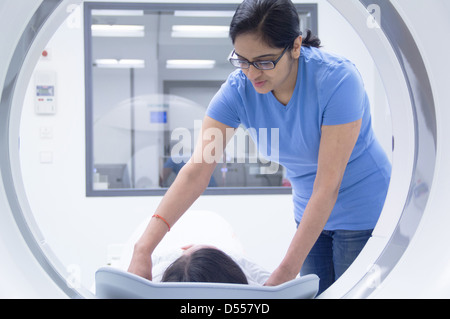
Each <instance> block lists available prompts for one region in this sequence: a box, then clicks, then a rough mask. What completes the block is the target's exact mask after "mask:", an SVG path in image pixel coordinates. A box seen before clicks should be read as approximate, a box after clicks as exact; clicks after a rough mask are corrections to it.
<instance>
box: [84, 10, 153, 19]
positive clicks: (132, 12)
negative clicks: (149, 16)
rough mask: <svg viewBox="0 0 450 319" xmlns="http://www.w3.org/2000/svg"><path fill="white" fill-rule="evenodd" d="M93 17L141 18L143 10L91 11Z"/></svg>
mask: <svg viewBox="0 0 450 319" xmlns="http://www.w3.org/2000/svg"><path fill="white" fill-rule="evenodd" d="M92 15H93V16H113V17H121V16H122V17H131V16H143V15H144V11H143V10H103V9H99V10H92Z"/></svg>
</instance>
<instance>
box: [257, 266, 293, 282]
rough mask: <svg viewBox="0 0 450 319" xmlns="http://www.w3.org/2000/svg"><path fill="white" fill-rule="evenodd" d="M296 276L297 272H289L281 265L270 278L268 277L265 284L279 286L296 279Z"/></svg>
mask: <svg viewBox="0 0 450 319" xmlns="http://www.w3.org/2000/svg"><path fill="white" fill-rule="evenodd" d="M295 277H296V274H289V272H287V271H285V270H282V269H281V267H278V268H277V269H275V270H274V272H273V273H272V274H271V275H270V277H269V279H267V281H266V283H265V284H264V286H278V285H281V284H283V283H285V282H288V281H290V280H292V279H294V278H295Z"/></svg>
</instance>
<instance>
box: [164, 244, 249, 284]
mask: <svg viewBox="0 0 450 319" xmlns="http://www.w3.org/2000/svg"><path fill="white" fill-rule="evenodd" d="M161 281H163V282H215V283H230V284H248V281H247V277H246V276H245V274H244V272H243V271H242V269H241V267H240V266H239V265H238V264H237V263H236V262H235V261H234V260H233V259H232V258H231V257H230V256H228V255H227V254H225V253H224V252H223V251H221V250H219V249H217V248H215V247H213V246H206V245H191V246H187V247H184V252H183V255H182V256H181V257H179V258H178V259H177V260H175V261H174V262H173V263H172V264H171V265H170V266H169V267H168V268H167V269H166V271H165V272H164V274H163V277H162V279H161Z"/></svg>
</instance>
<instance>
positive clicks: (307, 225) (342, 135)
mask: <svg viewBox="0 0 450 319" xmlns="http://www.w3.org/2000/svg"><path fill="white" fill-rule="evenodd" d="M361 122H362V121H361V120H358V121H355V122H352V123H348V124H342V125H331V126H323V127H322V137H321V141H320V148H319V158H318V167H317V175H316V179H315V182H314V188H313V192H312V195H311V198H310V200H309V202H308V205H307V206H306V209H305V212H304V214H303V217H302V220H301V222H300V225H299V227H298V229H297V231H296V233H295V235H294V238H293V239H292V241H291V244H290V246H289V248H288V251H287V253H286V256H285V257H284V259H283V261H282V262H281V264H280V266H279V267H278V268H277V269H276V270H275V271H274V272H273V273H272V275H271V276H270V278H269V279H268V280H267V282H266V285H267V286H276V285H279V284H281V283H283V282H286V281H289V280H292V279H294V278H295V277H296V276H297V275H298V273H299V272H300V269H301V267H302V265H303V262H304V261H305V259H306V257H307V255H308V254H309V251H310V250H311V248H312V247H313V245H314V243H315V242H316V240H317V238H318V237H319V235H320V233H321V232H322V230H323V229H324V227H325V224H326V223H327V221H328V218H329V217H330V214H331V211H332V210H333V207H334V205H335V203H336V200H337V196H338V193H339V188H340V185H341V181H342V178H343V176H344V172H345V169H346V167H347V163H348V161H349V159H350V156H351V154H352V151H353V148H354V146H355V144H356V141H357V139H358V136H359V131H360V128H361Z"/></svg>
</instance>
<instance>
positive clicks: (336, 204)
mask: <svg viewBox="0 0 450 319" xmlns="http://www.w3.org/2000/svg"><path fill="white" fill-rule="evenodd" d="M230 37H231V39H232V41H233V44H234V48H235V49H234V51H233V52H232V55H231V57H230V62H231V63H232V64H233V65H234V66H236V67H237V68H238V70H236V71H235V72H233V73H232V74H231V75H230V76H229V78H228V80H227V82H226V83H224V85H223V86H222V87H221V89H220V91H219V92H218V93H217V94H216V96H215V97H214V98H213V100H212V101H211V104H210V106H209V108H208V110H207V114H206V117H205V119H204V121H203V126H202V131H203V132H205V131H208V130H209V129H214V130H220V131H221V132H222V133H223V134H222V136H223V140H220V141H215V142H217V145H226V142H227V140H226V138H229V137H230V136H229V135H230V134H228V135H227V134H226V131H227V129H229V128H237V127H238V126H239V125H244V126H245V127H246V128H252V129H253V130H252V132H254V133H255V134H256V136H254V140H255V142H256V143H258V141H259V136H258V133H259V132H261V131H264V130H260V129H266V130H267V129H269V130H270V129H271V128H276V129H278V130H279V133H278V134H279V143H278V145H270V146H269V147H270V148H271V150H275V151H272V152H271V151H267V152H266V153H267V154H270V155H268V156H269V159H271V160H274V161H277V162H278V163H280V164H281V165H283V166H284V167H285V168H286V170H287V177H288V178H289V179H290V182H291V184H292V189H293V201H294V208H295V211H294V213H295V219H296V222H297V224H298V228H297V231H296V233H295V235H294V238H293V239H292V242H291V244H290V246H289V248H288V251H287V253H286V255H285V257H284V259H283V260H282V261H281V263H280V265H279V267H278V268H277V269H276V270H275V271H274V272H273V273H272V275H271V276H270V278H269V279H268V280H267V282H266V285H278V284H281V283H283V282H286V281H289V280H291V279H293V278H295V276H296V275H297V274H298V273H299V272H300V270H301V273H302V274H307V273H315V274H317V275H318V276H319V277H320V287H319V293H320V292H322V291H323V290H325V289H326V288H327V287H329V286H330V285H331V284H332V283H333V282H334V281H335V280H336V279H337V278H339V276H340V275H342V273H343V272H344V271H345V270H346V269H347V268H348V267H349V265H350V264H351V263H352V262H353V260H354V259H355V258H356V257H357V256H358V254H359V253H360V252H361V250H362V248H363V247H364V245H365V244H366V242H367V240H368V239H369V238H370V236H371V233H372V230H373V228H374V227H375V224H376V223H377V220H378V217H379V215H380V212H381V210H382V207H383V204H384V200H385V196H386V193H387V189H388V185H389V179H390V171H391V165H390V162H389V160H388V158H387V156H386V155H385V153H384V151H383V150H382V148H381V146H380V144H379V143H378V141H377V139H376V137H375V136H374V133H373V130H372V126H371V115H370V107H369V101H368V98H367V94H366V92H365V89H364V84H363V81H362V79H361V76H360V74H359V72H358V71H357V69H356V67H355V66H354V65H353V64H352V63H351V62H350V61H348V60H347V59H345V58H343V57H339V56H336V55H333V54H330V53H327V52H325V51H323V50H322V49H320V48H319V46H320V41H319V39H318V38H316V37H314V36H312V35H311V34H310V32H308V34H307V36H306V38H305V39H303V38H302V36H301V32H300V30H299V18H298V14H297V11H296V9H295V6H294V5H293V4H292V2H291V1H290V0H246V1H244V2H243V3H242V4H241V5H240V6H239V7H238V9H237V11H236V13H235V15H234V17H233V19H232V22H231V26H230ZM210 144H211V140H210V137H208V136H205V137H204V138H200V140H199V144H198V145H197V147H196V149H195V151H194V154H193V157H192V158H191V161H190V162H189V163H188V164H186V165H185V167H184V168H183V170H182V171H181V172H180V174H179V176H178V178H177V180H176V181H175V183H174V184H173V185H172V187H171V188H170V189H169V190H168V192H167V194H166V195H165V196H164V198H163V200H162V202H161V204H160V206H159V207H158V209H157V213H158V216H160V217H161V218H153V219H152V221H151V222H150V223H149V226H148V228H147V230H146V232H145V233H144V235H143V236H142V237H141V239H140V240H139V241H138V242H137V243H136V246H135V251H134V255H133V260H132V262H131V264H130V268H129V271H131V272H134V273H137V274H140V275H141V276H144V277H150V276H151V273H149V269H151V267H149V266H151V259H150V257H149V256H150V254H151V252H152V251H153V249H154V248H155V247H156V245H157V244H158V243H159V241H160V240H161V239H162V237H163V236H164V234H165V232H167V227H170V225H173V223H175V222H176V221H177V219H178V218H179V217H180V216H181V215H182V214H183V213H184V212H185V211H186V209H187V208H188V207H189V206H190V205H191V204H192V203H193V202H194V201H195V199H196V198H197V197H198V196H200V194H201V193H202V192H203V191H204V189H205V188H206V186H207V185H208V181H209V179H210V177H211V174H212V172H213V170H214V168H215V161H211V159H206V158H205V154H206V153H208V152H207V150H208V149H210V148H211V145H210ZM217 153H219V152H217ZM273 154H275V155H276V158H271V156H273ZM214 156H217V158H220V156H221V154H214ZM275 213H276V212H274V214H275ZM280 249H282V248H281V247H280Z"/></svg>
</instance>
